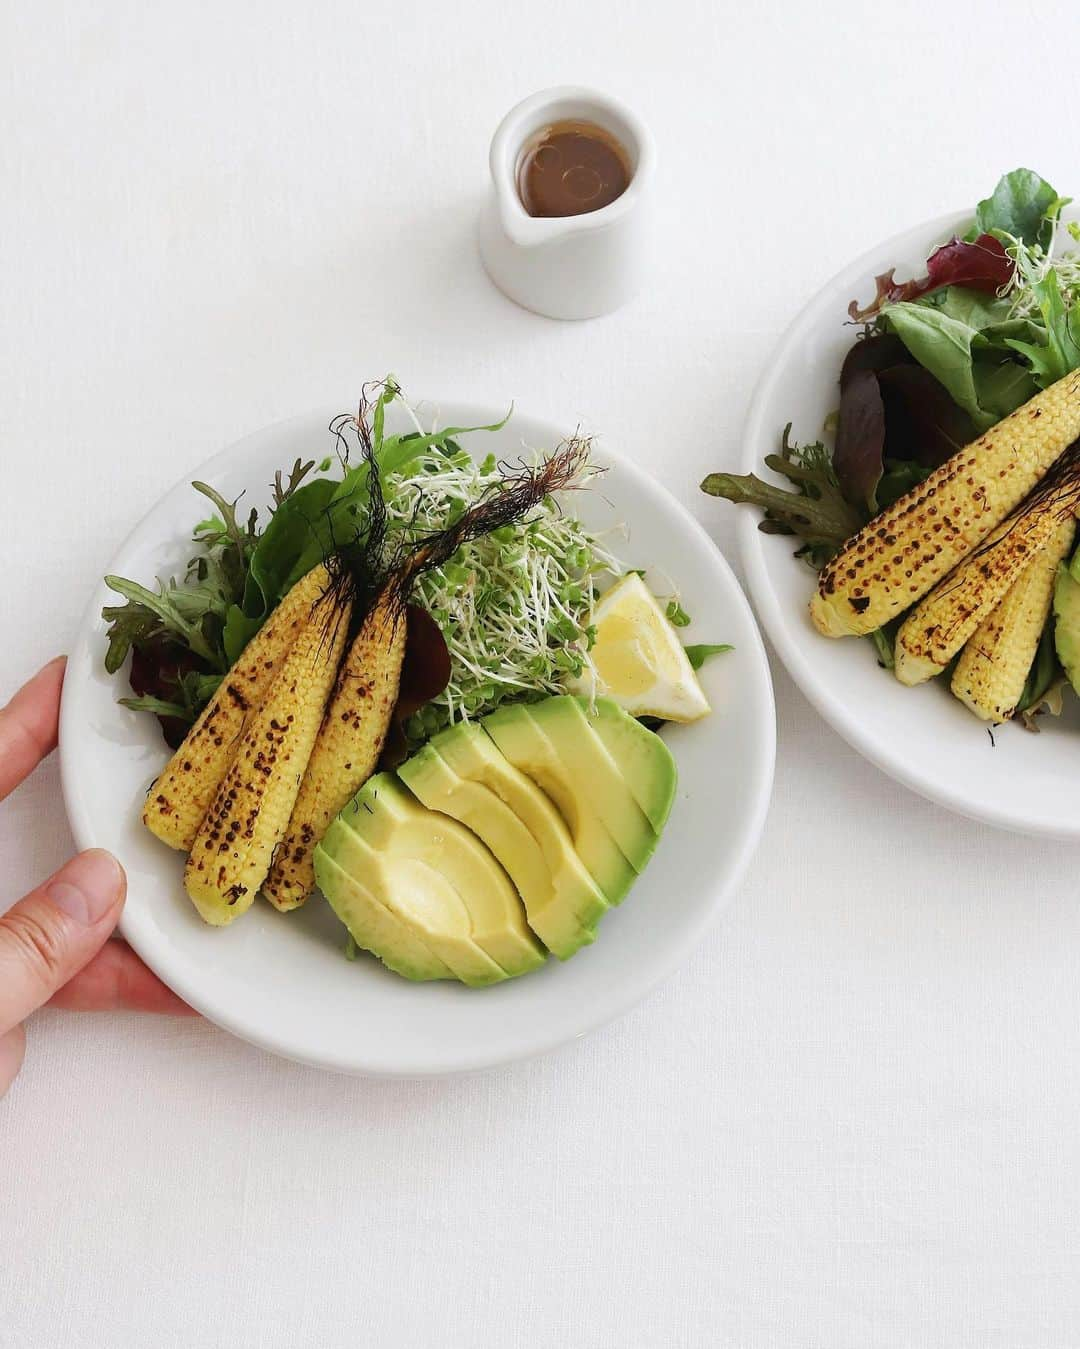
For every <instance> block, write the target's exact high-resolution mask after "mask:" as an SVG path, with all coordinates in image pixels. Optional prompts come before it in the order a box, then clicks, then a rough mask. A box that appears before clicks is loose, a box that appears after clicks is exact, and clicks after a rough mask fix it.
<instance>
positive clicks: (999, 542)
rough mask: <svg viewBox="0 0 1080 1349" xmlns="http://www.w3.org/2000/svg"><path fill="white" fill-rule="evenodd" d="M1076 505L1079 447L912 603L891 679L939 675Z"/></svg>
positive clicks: (918, 680) (1079, 478) (1078, 497)
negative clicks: (954, 567)
mask: <svg viewBox="0 0 1080 1349" xmlns="http://www.w3.org/2000/svg"><path fill="white" fill-rule="evenodd" d="M1078 506H1080V445H1073V446H1071V447H1070V448H1069V451H1068V453H1067V455H1065V456H1063V458H1062V460H1061V462H1060V463H1059V464H1058V465H1057V466H1056V467H1055V469H1054V471H1053V473H1052V474H1050V475H1049V476H1048V477H1047V479H1046V481H1045V482H1043V483H1042V484H1040V486H1039V488H1038V490H1037V491H1036V492H1034V493H1033V494H1032V496H1031V497H1030V498H1029V499H1028V500H1027V501H1025V502H1024V504H1023V505H1022V506H1021V507H1020V509H1019V510H1018V511H1016V512H1015V513H1014V514H1012V515H1010V516H1009V518H1008V519H1007V520H1005V521H1003V522H1002V523H1001V524H1000V525H999V526H998V527H997V528H996V529H995V530H994V531H993V533H991V534H990V536H989V537H988V538H987V539H985V540H984V541H983V542H982V543H981V544H979V545H978V547H976V549H975V550H974V552H972V553H970V554H969V555H968V556H967V557H965V559H964V560H963V562H961V563H960V565H959V566H958V567H957V568H956V570H955V571H953V572H951V573H950V574H949V576H947V577H946V578H945V580H944V581H942V582H941V583H940V584H939V585H937V586H935V588H934V589H933V590H932V591H931V592H930V594H929V595H927V596H926V598H925V599H924V600H923V601H922V603H921V604H919V605H917V606H916V607H915V608H914V609H913V610H912V611H911V613H910V614H908V616H907V618H905V619H904V622H903V623H902V624H901V626H900V631H899V632H898V633H897V635H896V677H897V679H899V680H900V682H901V684H909V685H910V684H921V683H923V682H924V681H925V680H927V679H932V678H933V677H934V675H937V674H940V673H941V671H942V670H944V668H945V667H946V666H947V665H948V664H949V662H950V661H951V660H952V658H953V657H954V656H955V655H956V653H957V652H958V651H959V650H960V648H961V647H962V646H964V644H965V643H966V642H967V640H968V638H969V637H971V635H972V634H973V633H974V632H975V629H976V628H977V627H978V626H979V624H980V623H981V622H982V621H983V619H984V618H986V616H987V615H988V614H989V613H990V611H991V610H992V609H993V608H994V607H995V605H997V604H998V603H999V602H1000V601H1001V600H1002V599H1004V597H1005V595H1006V593H1007V592H1008V591H1009V590H1010V589H1011V588H1012V586H1013V584H1014V583H1015V582H1016V581H1017V580H1018V579H1019V577H1020V576H1021V575H1022V574H1023V572H1024V571H1025V570H1026V569H1027V568H1028V567H1029V566H1030V565H1031V564H1032V562H1033V561H1034V559H1035V558H1036V557H1037V556H1038V554H1039V553H1040V552H1042V551H1043V550H1044V549H1045V548H1047V547H1048V546H1049V544H1050V541H1051V539H1053V538H1054V536H1055V535H1056V534H1057V532H1058V530H1059V528H1060V526H1061V525H1062V524H1063V523H1064V522H1065V521H1067V520H1071V519H1072V518H1073V516H1074V515H1075V513H1076V510H1077V507H1078Z"/></svg>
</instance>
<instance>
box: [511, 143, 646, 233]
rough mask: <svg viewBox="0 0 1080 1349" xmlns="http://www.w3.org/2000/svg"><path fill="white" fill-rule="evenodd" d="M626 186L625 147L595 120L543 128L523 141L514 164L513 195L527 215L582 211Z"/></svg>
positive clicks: (597, 206)
mask: <svg viewBox="0 0 1080 1349" xmlns="http://www.w3.org/2000/svg"><path fill="white" fill-rule="evenodd" d="M629 185H630V164H629V161H628V159H627V155H626V151H625V150H624V149H623V147H622V146H621V145H620V144H619V142H618V141H617V140H616V139H615V137H614V136H612V135H611V133H610V132H608V131H605V130H604V128H603V127H600V126H597V125H596V123H595V122H580V121H565V122H556V123H554V124H553V125H552V126H548V127H545V128H544V129H543V130H542V131H539V132H537V133H536V135H534V136H533V137H531V138H530V139H529V140H528V141H527V142H526V143H525V148H524V149H523V151H522V153H521V158H520V160H519V163H518V172H517V188H518V196H519V197H520V198H521V204H522V206H524V207H525V210H526V211H527V212H528V213H529V215H531V216H568V215H587V214H588V213H589V212H590V211H599V210H600V209H601V208H602V207H604V206H610V205H611V203H612V202H613V201H616V200H617V199H618V198H619V197H621V196H622V194H623V193H624V192H625V191H626V189H627V187H628V186H629Z"/></svg>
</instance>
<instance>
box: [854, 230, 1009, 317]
mask: <svg viewBox="0 0 1080 1349" xmlns="http://www.w3.org/2000/svg"><path fill="white" fill-rule="evenodd" d="M1014 267H1015V263H1014V262H1013V260H1012V258H1010V257H1009V255H1008V253H1006V251H1005V248H1004V246H1003V245H1002V244H1001V243H1000V241H999V240H997V239H995V238H994V236H993V235H992V234H980V235H979V237H978V238H977V239H975V240H974V241H973V242H971V243H969V242H968V241H967V240H965V239H951V240H950V241H949V242H948V243H947V244H942V245H941V247H940V248H938V249H935V251H934V252H933V253H931V254H930V256H929V258H927V260H926V273H927V274H926V276H924V277H923V278H922V279H921V280H914V281H903V282H897V281H894V280H893V274H894V272H895V271H896V268H895V267H890V268H889V270H888V271H887V272H882V273H881V275H880V276H878V277H875V278H874V280H875V284H876V287H877V294H876V295H875V296H874V298H873V300H872V301H871V302H870V304H868V305H867V306H866V308H865V309H860V308H859V302H858V300H852V302H851V304H850V305H848V315H849V316H850V318H851V319H852V321H853V322H855V323H865V322H866V320H867V319H871V318H874V317H876V316H877V314H879V313H880V312H881V307H882V305H886V304H896V303H897V302H898V301H900V300H917V299H919V297H920V296H922V295H929V294H931V292H933V291H935V290H940V289H941V288H942V286H967V287H968V289H969V290H981V291H985V292H987V293H988V294H992V295H993V294H996V293H997V292H998V291H999V290H1001V288H1002V287H1003V286H1006V285H1008V283H1009V282H1010V281H1011V280H1012V275H1013V270H1014Z"/></svg>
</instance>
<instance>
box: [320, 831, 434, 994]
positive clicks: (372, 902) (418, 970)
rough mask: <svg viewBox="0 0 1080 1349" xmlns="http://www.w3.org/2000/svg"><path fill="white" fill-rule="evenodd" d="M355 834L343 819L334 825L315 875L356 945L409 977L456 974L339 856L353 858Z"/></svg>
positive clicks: (322, 850)
mask: <svg viewBox="0 0 1080 1349" xmlns="http://www.w3.org/2000/svg"><path fill="white" fill-rule="evenodd" d="M352 839H353V834H352V832H351V831H350V830H349V829H347V828H346V826H345V825H343V824H341V822H340V821H336V822H335V823H334V824H332V825H331V826H330V828H329V829H328V830H327V832H326V836H325V837H324V838H323V841H322V844H321V845H320V846H319V847H318V848H317V849H316V851H315V879H316V881H317V882H318V884H319V889H320V890H321V891H322V892H323V894H324V895H325V896H326V898H327V901H328V902H329V904H330V907H331V908H332V909H333V910H334V912H335V913H336V914H337V916H338V917H339V918H340V919H341V921H342V922H343V923H344V924H345V926H346V927H347V928H348V930H349V932H350V933H351V934H352V938H353V940H354V941H355V942H356V944H357V946H360V947H362V948H363V949H364V950H365V951H370V952H371V953H372V955H375V956H378V958H379V959H380V960H381V961H382V963H383V964H384V965H385V966H386V967H387V968H388V969H391V970H393V971H394V973H395V974H400V975H402V976H403V977H404V978H405V979H414V980H424V979H453V978H454V977H455V976H454V973H453V971H452V970H451V969H450V967H449V966H448V965H447V964H446V963H445V961H443V960H440V959H439V957H438V956H437V955H435V954H434V952H433V951H431V950H430V948H429V947H427V946H426V945H425V944H424V942H423V941H421V939H420V938H419V937H418V936H417V935H416V933H415V932H414V931H413V930H412V928H410V927H409V925H408V924H407V923H403V922H402V921H401V919H400V918H398V916H397V915H396V914H395V913H394V912H393V911H392V910H391V909H388V908H387V907H386V905H385V904H380V903H379V901H378V900H377V899H376V898H375V896H374V895H373V894H372V893H371V891H370V890H368V889H367V887H366V886H365V885H363V884H361V882H360V880H359V879H358V876H357V875H355V874H353V873H352V872H350V871H348V870H346V868H345V867H344V866H342V864H341V862H340V861H338V860H337V859H338V857H339V856H341V855H342V854H344V858H345V861H346V863H348V862H349V861H351V860H353V858H354V850H353V848H352V844H351V840H352Z"/></svg>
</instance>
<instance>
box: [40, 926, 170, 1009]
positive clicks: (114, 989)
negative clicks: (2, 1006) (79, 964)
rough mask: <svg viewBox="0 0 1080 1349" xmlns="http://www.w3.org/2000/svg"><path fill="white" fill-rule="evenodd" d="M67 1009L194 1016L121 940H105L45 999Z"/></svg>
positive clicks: (50, 1003) (53, 1004)
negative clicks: (88, 958) (76, 971)
mask: <svg viewBox="0 0 1080 1349" xmlns="http://www.w3.org/2000/svg"><path fill="white" fill-rule="evenodd" d="M49 1006H50V1007H63V1008H64V1009H65V1010H67V1011H69V1012H115V1011H129V1012H160V1013H162V1014H163V1015H165V1016H195V1012H193V1011H192V1009H191V1008H190V1007H189V1006H188V1005H187V1003H186V1002H184V1001H182V1000H181V999H180V998H178V997H177V996H176V994H175V993H174V992H173V991H172V989H171V988H167V987H166V986H165V985H164V984H163V983H162V982H161V980H160V979H159V978H158V977H157V975H156V974H152V973H151V972H150V970H148V969H147V968H146V966H145V965H144V964H143V963H142V961H141V960H140V959H139V957H138V956H137V955H136V954H135V952H134V951H133V950H132V949H131V948H130V947H129V946H125V945H124V943H123V942H119V941H110V942H106V943H105V945H104V946H103V947H102V949H101V950H100V951H99V952H98V953H97V955H96V956H94V958H93V959H92V960H91V961H90V963H89V965H87V966H86V967H85V969H81V970H80V971H79V973H78V974H77V975H76V976H75V978H74V979H72V980H71V981H70V982H69V983H66V984H65V985H64V987H63V988H62V989H60V991H59V992H58V993H55V994H54V995H53V996H52V997H51V998H50V999H49Z"/></svg>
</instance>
